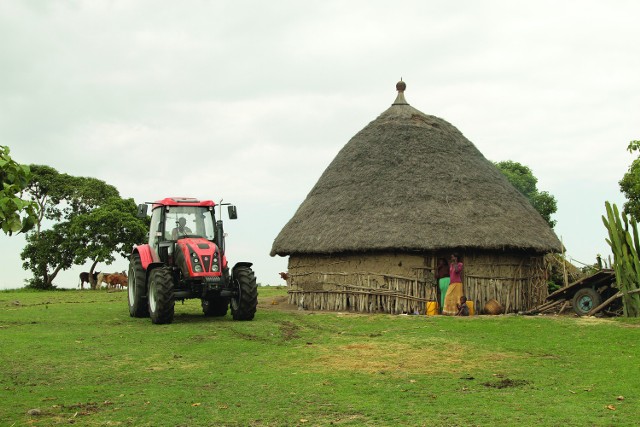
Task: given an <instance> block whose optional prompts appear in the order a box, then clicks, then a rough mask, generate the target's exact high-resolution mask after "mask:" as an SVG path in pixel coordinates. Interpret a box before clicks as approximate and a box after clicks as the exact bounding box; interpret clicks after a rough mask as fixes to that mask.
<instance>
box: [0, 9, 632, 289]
mask: <svg viewBox="0 0 640 427" xmlns="http://www.w3.org/2000/svg"><path fill="white" fill-rule="evenodd" d="M639 17H640V2H638V1H623V0H618V1H611V0H607V1H588V0H580V1H558V0H554V1H536V2H531V1H515V0H505V1H476V0H473V1H451V0H446V1H431V0H417V1H411V0H405V1H403V2H390V1H369V0H368V1H346V0H340V1H330V0H322V1H293V0H291V1H271V2H265V1H238V0H234V1H215V0H212V1H204V0H201V1H195V0H187V1H180V2H175V1H158V0H153V1H150V0H149V1H135V0H122V1H120V0H112V1H106V0H105V1H101V0H91V1H80V0H77V1H54V0H52V1H40V0H32V1H28V0H24V1H13V0H0V145H8V146H9V147H10V148H11V154H12V156H13V158H14V159H15V160H16V161H18V162H20V163H25V164H46V165H49V166H52V167H54V168H56V169H57V170H58V171H59V172H64V173H68V174H71V175H76V176H92V177H96V178H99V179H102V180H104V181H106V182H107V183H109V184H112V185H114V186H115V187H116V188H118V190H119V191H120V194H121V195H122V196H123V197H132V198H134V199H135V200H136V202H138V203H142V202H146V201H152V200H156V199H160V198H163V197H165V196H170V195H184V196H195V197H199V198H203V199H214V200H220V199H224V201H225V202H232V203H235V204H236V205H237V206H238V213H239V218H238V220H237V221H233V222H232V221H226V224H225V226H226V231H227V232H228V234H229V236H228V241H227V249H228V258H229V261H230V262H231V263H235V262H237V261H252V262H254V269H255V271H256V275H257V278H258V282H261V283H262V284H284V282H283V281H281V279H280V278H279V277H278V274H277V273H278V272H280V271H285V270H286V268H287V267H286V266H287V259H286V258H281V257H276V258H271V257H270V256H269V251H270V249H271V244H272V243H273V239H274V238H275V237H276V235H277V234H278V232H279V231H280V229H281V228H282V227H283V226H284V224H285V223H286V222H287V221H288V220H289V219H290V218H291V216H292V215H293V213H294V212H295V210H296V209H297V207H298V206H299V205H300V203H301V202H302V201H303V200H304V198H305V197H306V195H307V193H308V192H309V191H310V190H311V188H312V187H313V185H314V184H315V182H316V181H317V180H318V178H319V177H320V175H321V174H322V172H323V171H324V169H325V168H326V167H327V166H328V165H329V163H330V162H331V160H332V159H333V158H334V157H335V156H336V154H337V153H338V151H339V150H340V149H341V148H342V147H343V146H344V144H346V143H347V142H348V141H349V139H350V138H351V137H352V136H354V135H355V134H356V133H357V132H358V131H360V130H361V129H362V128H363V127H365V126H366V125H367V124H368V123H369V122H370V121H372V120H374V119H375V118H376V117H377V116H378V115H379V114H380V113H382V112H383V111H384V110H386V109H387V108H388V107H389V106H390V104H391V103H392V102H393V101H394V99H395V96H396V92H395V84H396V82H397V81H398V80H399V79H400V78H401V77H402V78H403V80H404V81H405V82H406V83H407V90H406V92H405V96H406V99H407V101H408V102H409V103H410V104H411V105H412V106H413V107H415V108H417V109H418V110H420V111H422V112H424V113H426V114H432V115H435V116H438V117H441V118H443V119H445V120H447V121H449V122H450V123H452V124H453V125H454V126H456V127H457V128H458V129H459V130H460V131H461V132H462V133H463V134H464V135H465V136H466V137H467V138H468V139H469V140H471V141H472V142H473V143H474V144H475V145H476V147H478V149H479V150H480V151H481V152H482V153H483V154H484V155H485V157H487V158H488V159H490V160H493V161H500V160H514V161H517V162H520V163H523V164H525V165H527V166H529V167H530V168H531V169H532V170H533V173H534V175H535V176H536V177H537V178H538V180H539V181H538V189H539V190H543V191H548V192H549V193H551V194H552V195H554V196H555V197H556V199H557V201H558V212H557V214H556V215H555V216H554V218H555V219H556V220H557V222H558V223H557V226H556V228H555V230H556V233H557V234H558V236H559V237H561V238H562V240H563V241H564V244H565V246H566V247H567V248H568V255H569V256H570V257H571V258H572V259H575V260H577V261H580V262H585V263H592V262H594V261H595V256H596V254H598V253H601V254H603V255H605V256H606V255H608V254H609V253H610V251H609V249H608V246H607V245H606V243H605V241H604V239H605V236H606V230H605V229H604V226H603V225H602V221H601V215H602V214H603V213H604V202H605V200H609V201H612V202H615V203H618V204H619V205H621V204H622V203H623V202H624V198H623V196H622V195H621V194H620V190H619V186H618V181H619V180H620V179H621V178H622V176H623V175H624V173H625V172H626V170H627V168H628V166H629V164H630V163H631V161H632V159H633V156H632V155H631V154H629V153H628V152H626V147H627V145H628V143H629V141H630V140H632V139H640V77H638V76H640V44H639V41H640V25H638V18H639ZM23 246H24V239H23V238H22V237H19V236H18V237H12V238H8V237H5V236H0V269H1V271H2V275H0V288H16V287H20V286H22V285H23V280H24V279H26V278H27V277H29V276H30V275H29V273H28V272H26V271H24V270H23V269H22V267H21V264H22V262H21V260H20V257H19V253H20V251H21V249H22V247H23ZM126 268H127V261H126V260H124V259H121V258H119V260H118V261H117V262H116V263H115V264H113V265H111V266H106V265H98V270H102V271H116V270H124V269H126ZM87 269H88V267H83V266H76V267H74V268H72V269H71V270H69V271H66V272H64V273H62V274H61V275H60V276H59V278H58V279H56V280H55V284H56V285H57V286H59V287H75V286H77V284H78V274H79V273H80V272H81V271H83V270H87Z"/></svg>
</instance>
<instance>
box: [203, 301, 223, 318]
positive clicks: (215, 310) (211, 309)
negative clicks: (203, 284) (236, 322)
mask: <svg viewBox="0 0 640 427" xmlns="http://www.w3.org/2000/svg"><path fill="white" fill-rule="evenodd" d="M228 309H229V298H222V297H218V298H203V299H202V312H203V313H204V315H205V316H207V317H209V316H210V317H222V316H226V315H227V310H228Z"/></svg>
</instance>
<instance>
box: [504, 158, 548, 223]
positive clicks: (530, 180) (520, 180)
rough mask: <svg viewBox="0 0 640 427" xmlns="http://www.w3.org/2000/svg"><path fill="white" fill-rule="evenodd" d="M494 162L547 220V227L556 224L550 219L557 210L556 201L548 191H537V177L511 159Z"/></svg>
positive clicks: (527, 168)
mask: <svg viewBox="0 0 640 427" xmlns="http://www.w3.org/2000/svg"><path fill="white" fill-rule="evenodd" d="M494 164H495V165H496V167H497V168H498V169H499V170H500V172H502V174H503V175H504V176H505V177H506V178H507V180H509V182H510V183H511V184H512V185H513V186H514V187H516V189H517V190H518V191H520V192H521V193H522V194H523V195H524V196H525V197H526V198H527V199H529V202H530V203H531V205H532V206H533V207H534V208H535V209H536V210H537V211H538V212H539V213H540V215H541V216H542V218H544V220H545V221H547V224H549V227H551V228H553V227H554V226H555V225H556V221H555V220H552V219H551V215H553V214H554V213H556V211H557V210H558V203H557V201H556V198H555V197H554V196H552V195H551V194H549V193H548V192H546V191H538V187H537V184H538V179H537V178H536V177H535V176H533V172H532V171H531V169H529V167H527V166H525V165H523V164H521V163H518V162H514V161H511V160H505V161H502V162H495V163H494Z"/></svg>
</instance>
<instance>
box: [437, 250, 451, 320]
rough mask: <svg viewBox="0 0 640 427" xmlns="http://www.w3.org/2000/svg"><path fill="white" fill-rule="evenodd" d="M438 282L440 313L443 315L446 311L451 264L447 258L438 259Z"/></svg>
mask: <svg viewBox="0 0 640 427" xmlns="http://www.w3.org/2000/svg"><path fill="white" fill-rule="evenodd" d="M436 280H437V281H438V288H439V291H440V292H439V298H438V306H439V308H438V311H439V312H440V313H442V310H443V309H444V296H445V295H446V294H447V289H449V264H448V263H447V260H446V259H445V258H438V267H437V268H436Z"/></svg>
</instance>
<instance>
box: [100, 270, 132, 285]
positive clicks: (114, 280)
mask: <svg viewBox="0 0 640 427" xmlns="http://www.w3.org/2000/svg"><path fill="white" fill-rule="evenodd" d="M102 281H103V282H105V283H106V284H107V288H126V287H127V285H128V284H129V279H128V278H127V275H126V274H122V273H113V274H105V275H104V277H103V278H102Z"/></svg>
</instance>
